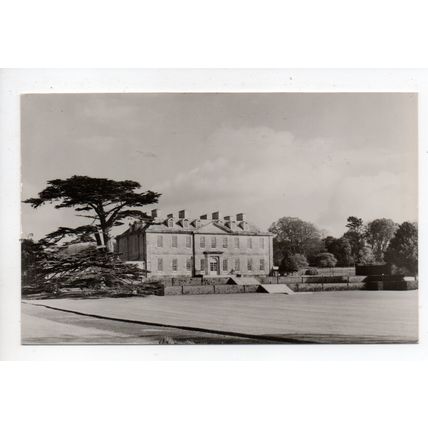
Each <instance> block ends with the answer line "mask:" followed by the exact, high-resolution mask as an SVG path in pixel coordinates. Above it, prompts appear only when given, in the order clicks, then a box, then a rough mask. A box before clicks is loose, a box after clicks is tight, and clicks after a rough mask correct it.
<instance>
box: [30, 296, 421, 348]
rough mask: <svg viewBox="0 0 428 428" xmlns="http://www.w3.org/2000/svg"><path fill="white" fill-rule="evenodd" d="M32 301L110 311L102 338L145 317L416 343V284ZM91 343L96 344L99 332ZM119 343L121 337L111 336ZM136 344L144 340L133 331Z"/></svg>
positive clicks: (279, 338)
mask: <svg viewBox="0 0 428 428" xmlns="http://www.w3.org/2000/svg"><path fill="white" fill-rule="evenodd" d="M27 304H32V305H42V306H48V307H51V308H55V309H59V310H65V311H71V312H77V313H78V315H79V316H84V317H86V316H88V315H89V316H97V317H101V319H104V318H107V320H106V319H104V321H105V322H106V326H104V333H103V340H102V342H103V343H109V338H108V330H109V327H108V326H109V325H110V326H111V328H110V330H111V331H112V332H113V331H114V330H115V328H116V329H117V325H118V323H120V322H124V321H128V322H130V324H133V326H134V327H133V328H135V325H141V328H142V327H143V326H144V323H146V326H147V325H150V324H151V325H152V326H157V327H159V328H162V327H165V328H178V329H180V328H184V329H186V330H187V331H192V329H193V330H194V332H193V333H195V335H196V336H198V334H199V335H203V334H205V333H206V334H220V335H228V334H230V335H232V336H233V335H236V337H241V338H242V337H245V336H247V337H248V338H249V339H254V338H257V339H258V341H259V342H268V343H271V342H287V341H301V342H315V343H414V342H416V341H417V338H418V325H417V324H418V299H417V291H416V290H415V291H334V292H319V293H296V294H294V295H288V296H287V295H271V294H258V293H254V294H221V295H192V296H163V297H161V296H148V297H144V298H142V297H135V298H121V299H113V298H103V299H86V300H85V299H50V300H37V301H34V300H33V301H27ZM23 306H25V305H23ZM41 309H42V308H40V310H41ZM64 313H67V312H64ZM68 313H70V312H68ZM33 315H34V314H33ZM42 318H43V316H42ZM91 319H92V318H91ZM120 320H121V321H120ZM115 326H116V327H115ZM47 329H48V330H49V327H48V328H47ZM121 329H122V331H123V329H124V326H123V325H122V327H121ZM30 330H33V331H32V333H30ZM45 330H46V329H45ZM72 330H73V325H71V327H70V332H72ZM125 330H126V329H125ZM106 331H107V333H106ZM198 331H199V332H198ZM88 332H89V330H88ZM47 333H48V331H46V334H47ZM193 333H192V334H193ZM125 334H126V331H125ZM126 335H127V338H126V341H124V343H125V342H126V343H129V342H132V333H131V334H126ZM29 336H32V337H34V336H37V332H34V328H33V327H31V323H29V324H28V325H23V338H24V342H25V337H29ZM76 336H77V337H79V336H82V338H83V336H85V332H84V331H80V330H79V333H78V334H77V335H76ZM55 337H60V336H58V335H56V336H55ZM112 337H113V333H112ZM86 342H90V343H99V341H98V340H95V339H94V341H93V342H91V340H90V339H89V341H86ZM120 342H121V340H120V337H119V338H118V337H115V338H114V340H113V338H112V340H111V343H120ZM135 343H145V342H144V341H141V340H137V336H136V338H135ZM209 343H216V342H215V340H214V341H213V342H209Z"/></svg>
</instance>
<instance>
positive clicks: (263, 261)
mask: <svg viewBox="0 0 428 428" xmlns="http://www.w3.org/2000/svg"><path fill="white" fill-rule="evenodd" d="M260 270H265V259H260Z"/></svg>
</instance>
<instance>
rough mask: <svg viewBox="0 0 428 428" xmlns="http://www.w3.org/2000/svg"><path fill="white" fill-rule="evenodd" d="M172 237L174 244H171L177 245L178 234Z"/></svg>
mask: <svg viewBox="0 0 428 428" xmlns="http://www.w3.org/2000/svg"><path fill="white" fill-rule="evenodd" d="M171 239H172V245H171V246H172V247H177V242H178V240H177V235H172V237H171Z"/></svg>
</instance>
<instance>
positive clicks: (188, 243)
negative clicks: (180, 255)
mask: <svg viewBox="0 0 428 428" xmlns="http://www.w3.org/2000/svg"><path fill="white" fill-rule="evenodd" d="M191 246H192V239H191V238H190V236H186V247H187V248H190V247H191Z"/></svg>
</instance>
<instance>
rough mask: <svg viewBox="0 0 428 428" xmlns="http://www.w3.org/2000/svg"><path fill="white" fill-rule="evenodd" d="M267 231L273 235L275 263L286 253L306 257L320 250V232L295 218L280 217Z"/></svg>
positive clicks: (309, 224) (311, 225)
mask: <svg viewBox="0 0 428 428" xmlns="http://www.w3.org/2000/svg"><path fill="white" fill-rule="evenodd" d="M269 231H270V232H272V233H273V234H274V235H275V236H274V241H273V245H274V252H275V254H276V261H275V262H276V263H280V262H281V260H282V259H283V258H284V257H285V255H286V254H287V253H291V254H303V255H304V256H305V257H308V256H310V255H312V254H315V253H318V252H319V251H320V249H321V248H322V241H321V233H320V231H319V230H318V229H317V228H316V227H315V226H314V225H313V224H312V223H309V222H307V221H303V220H301V219H299V218H297V217H282V218H280V219H279V220H278V221H276V222H275V223H273V224H272V225H271V226H270V228H269Z"/></svg>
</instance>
